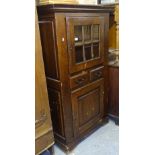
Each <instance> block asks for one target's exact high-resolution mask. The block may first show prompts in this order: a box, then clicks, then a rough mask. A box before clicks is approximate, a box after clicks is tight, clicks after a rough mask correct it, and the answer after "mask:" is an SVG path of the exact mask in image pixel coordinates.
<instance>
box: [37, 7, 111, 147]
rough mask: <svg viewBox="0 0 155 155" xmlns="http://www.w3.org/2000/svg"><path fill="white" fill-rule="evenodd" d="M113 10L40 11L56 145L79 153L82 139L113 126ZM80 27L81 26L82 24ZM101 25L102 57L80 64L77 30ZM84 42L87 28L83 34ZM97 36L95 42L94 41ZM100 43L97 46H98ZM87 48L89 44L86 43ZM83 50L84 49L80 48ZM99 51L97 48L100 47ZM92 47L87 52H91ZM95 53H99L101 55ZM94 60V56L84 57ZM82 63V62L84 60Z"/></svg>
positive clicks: (41, 8) (98, 41)
mask: <svg viewBox="0 0 155 155" xmlns="http://www.w3.org/2000/svg"><path fill="white" fill-rule="evenodd" d="M110 10H111V8H103V7H101V6H92V5H91V6H87V5H58V4H57V5H46V6H38V13H39V23H40V27H41V31H40V33H41V40H42V44H43V54H44V61H45V70H46V79H47V86H48V95H49V102H50V107H51V114H52V118H53V128H54V136H55V140H56V143H57V144H58V145H59V146H60V147H61V148H63V149H64V150H71V149H73V148H74V147H75V146H76V145H77V144H78V143H79V142H80V141H81V140H82V139H84V138H85V137H86V136H88V135H89V134H90V133H92V132H93V131H94V130H95V129H96V128H98V127H99V126H101V125H102V124H104V123H106V122H107V101H108V96H107V83H108V81H107V80H108V78H107V76H108V72H107V64H108V63H107V54H108V28H109V13H110ZM77 21H78V22H77ZM79 24H81V25H92V26H91V31H90V33H91V32H93V30H92V28H93V25H95V24H96V25H99V27H100V28H99V39H98V40H97V43H98V44H99V45H98V46H99V48H98V49H97V50H96V49H95V50H96V51H99V50H100V55H99V56H98V57H97V58H96V57H95V56H94V55H93V52H94V51H93V48H92V47H93V46H94V45H93V44H94V42H91V43H89V44H92V45H93V46H92V45H91V56H92V59H89V60H88V61H85V62H82V64H78V63H77V62H76V61H75V60H76V59H75V57H76V56H77V57H78V56H79V53H77V55H76V56H75V54H74V53H75V50H74V48H75V46H76V45H75V43H74V40H75V38H74V37H75V36H74V26H77V25H79ZM81 33H82V34H83V36H85V34H84V28H82V32H81ZM92 36H93V35H92V34H91V41H94V40H92ZM95 41H96V40H95ZM82 44H83V45H82V46H83V48H85V44H87V43H85V42H84V41H83V42H82ZM80 46H81V45H80ZM95 46H96V44H95ZM86 47H87V46H86ZM96 51H95V52H96ZM84 52H85V50H83V57H84V59H86V58H89V55H88V54H89V53H86V54H85V55H84ZM78 59H79V58H78Z"/></svg>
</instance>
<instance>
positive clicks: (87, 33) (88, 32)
mask: <svg viewBox="0 0 155 155" xmlns="http://www.w3.org/2000/svg"><path fill="white" fill-rule="evenodd" d="M83 27H84V40H85V41H90V40H91V25H85V26H83Z"/></svg>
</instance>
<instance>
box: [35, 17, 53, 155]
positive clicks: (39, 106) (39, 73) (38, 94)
mask: <svg viewBox="0 0 155 155" xmlns="http://www.w3.org/2000/svg"><path fill="white" fill-rule="evenodd" d="M35 18H36V21H35V43H36V44H35V154H36V155H39V154H40V153H42V152H43V151H45V150H46V149H49V148H50V151H51V152H52V145H53V144H54V137H53V129H52V124H51V116H50V108H49V102H48V94H47V87H46V79H45V72H44V64H43V57H42V50H41V43H40V33H39V26H38V19H37V18H38V17H37V14H36V16H35Z"/></svg>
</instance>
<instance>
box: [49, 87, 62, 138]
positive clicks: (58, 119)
mask: <svg viewBox="0 0 155 155" xmlns="http://www.w3.org/2000/svg"><path fill="white" fill-rule="evenodd" d="M48 94H49V104H50V109H51V116H52V118H53V120H52V123H53V130H54V133H55V134H56V136H58V137H61V138H62V139H65V138H64V137H65V132H64V121H63V111H62V104H61V95H60V92H59V91H57V90H53V89H50V88H49V89H48Z"/></svg>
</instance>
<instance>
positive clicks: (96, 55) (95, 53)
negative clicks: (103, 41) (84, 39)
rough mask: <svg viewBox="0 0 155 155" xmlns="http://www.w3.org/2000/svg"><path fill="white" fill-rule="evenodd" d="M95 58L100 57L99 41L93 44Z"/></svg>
mask: <svg viewBox="0 0 155 155" xmlns="http://www.w3.org/2000/svg"><path fill="white" fill-rule="evenodd" d="M93 53H94V58H96V57H99V43H94V44H93Z"/></svg>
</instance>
